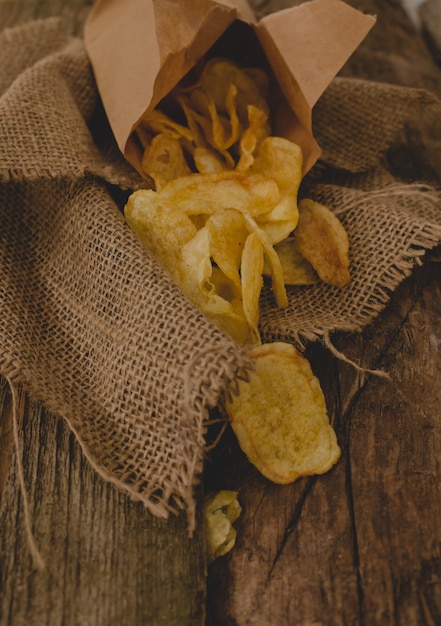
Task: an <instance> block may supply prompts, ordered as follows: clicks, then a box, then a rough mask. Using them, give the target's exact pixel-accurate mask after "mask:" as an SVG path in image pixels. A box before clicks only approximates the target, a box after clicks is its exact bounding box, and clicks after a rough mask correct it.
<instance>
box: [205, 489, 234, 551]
mask: <svg viewBox="0 0 441 626" xmlns="http://www.w3.org/2000/svg"><path fill="white" fill-rule="evenodd" d="M237 496H238V492H237V491H228V490H224V491H218V492H216V493H209V494H208V495H206V496H205V498H204V526H205V543H206V547H207V561H208V563H212V562H213V561H214V560H215V559H217V558H218V557H220V556H223V555H224V554H227V552H229V551H230V550H231V549H232V548H233V547H234V544H235V543H236V530H235V529H234V527H233V524H234V522H235V521H236V520H237V519H238V518H239V516H240V514H241V511H242V507H241V506H240V504H239V501H238V499H237Z"/></svg>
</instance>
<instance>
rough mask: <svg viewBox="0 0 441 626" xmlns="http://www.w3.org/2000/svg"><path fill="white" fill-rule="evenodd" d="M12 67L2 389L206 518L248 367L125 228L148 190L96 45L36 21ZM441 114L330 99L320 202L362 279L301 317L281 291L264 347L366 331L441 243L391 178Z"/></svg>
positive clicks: (115, 471) (416, 94)
mask: <svg viewBox="0 0 441 626" xmlns="http://www.w3.org/2000/svg"><path fill="white" fill-rule="evenodd" d="M0 65H1V72H0V81H1V93H2V96H1V98H0V124H1V129H2V133H1V135H0V154H1V162H0V220H1V222H0V224H1V226H0V292H1V300H0V342H1V343H0V346H1V352H0V372H1V373H2V374H3V375H4V376H6V377H7V378H8V379H9V381H10V382H11V383H12V384H14V385H18V386H20V387H22V388H23V389H24V390H25V391H26V392H27V393H28V394H29V395H30V396H31V397H32V398H35V399H37V400H39V401H41V402H42V403H43V404H44V406H45V407H46V408H47V409H48V410H50V411H51V412H53V413H54V414H55V415H57V416H59V417H61V418H64V419H65V420H67V422H68V424H69V425H70V427H71V428H72V430H73V431H74V433H75V434H76V436H77V438H78V440H79V442H80V443H81V445H82V447H83V450H84V452H85V454H86V456H87V458H88V459H89V461H90V462H91V464H92V466H93V467H94V468H95V469H96V471H98V472H99V473H100V474H101V475H102V476H103V477H104V478H105V479H106V480H108V481H111V482H113V483H114V484H115V485H116V486H117V487H119V488H120V489H122V490H123V491H126V492H128V493H129V494H130V495H131V496H132V497H133V498H134V499H138V500H141V501H142V502H143V503H144V504H145V505H146V507H147V508H148V509H149V510H150V511H151V512H152V513H153V514H156V515H159V516H166V515H167V514H168V513H169V512H170V511H178V510H181V509H182V508H186V509H187V511H188V510H189V509H191V508H192V507H193V489H194V486H195V484H196V482H197V481H198V479H199V476H200V472H201V470H202V465H203V458H204V433H205V430H204V428H205V422H206V419H207V416H208V415H209V411H210V408H211V407H214V406H215V405H216V404H217V403H218V401H219V398H220V396H221V395H222V393H223V392H224V391H225V389H226V388H227V386H228V385H229V384H230V382H231V381H232V380H234V379H235V377H236V376H237V375H238V374H240V373H241V372H243V371H244V370H245V369H246V368H247V366H248V359H247V356H246V354H245V353H244V351H243V350H242V349H241V348H239V347H238V346H236V345H235V344H234V342H233V341H232V340H231V339H230V338H229V337H227V336H225V334H224V333H222V332H221V331H220V330H218V329H217V328H216V327H215V326H214V325H213V324H212V323H211V322H210V321H209V320H207V319H206V318H205V317H204V316H203V315H202V314H201V313H200V312H199V311H198V310H196V309H195V308H194V307H193V306H192V305H191V304H190V303H189V302H188V301H187V300H186V299H185V298H184V297H183V295H182V293H181V292H180V290H179V288H178V287H177V286H176V285H175V284H174V283H173V282H172V281H171V279H170V278H169V276H168V275H167V274H166V273H165V271H164V270H163V269H162V268H161V267H159V266H158V264H157V263H156V261H155V260H154V259H152V258H151V256H149V254H148V252H147V251H146V250H143V249H142V247H141V246H140V244H139V242H138V241H137V239H136V237H135V236H134V235H133V234H132V232H131V231H130V230H129V228H128V227H127V225H126V224H125V222H124V219H123V215H122V212H121V206H120V202H119V201H120V200H121V199H122V198H123V197H124V194H127V193H129V191H130V190H131V189H136V188H138V187H140V186H142V184H143V183H142V181H141V180H140V178H139V176H138V175H137V174H136V173H135V172H134V171H133V170H132V169H131V168H130V166H128V164H127V163H126V162H125V161H124V160H123V159H122V157H121V155H120V154H119V153H118V151H117V150H116V148H115V145H114V142H113V138H112V136H111V133H110V130H109V128H108V127H107V125H106V120H105V116H104V114H103V111H102V108H101V105H100V101H99V98H98V94H97V91H96V86H95V83H94V79H93V75H92V72H91V68H90V65H89V63H88V60H87V57H86V54H85V50H84V46H83V43H82V41H81V40H80V39H76V38H71V37H69V36H68V35H67V34H65V33H64V32H63V30H62V29H61V27H60V24H59V23H58V21H56V20H44V21H39V22H33V23H31V24H28V25H25V26H22V27H18V28H16V29H12V30H7V31H5V32H4V33H3V34H2V35H1V37H0ZM385 98H387V99H388V100H387V101H388V102H389V103H390V104H391V106H390V107H388V109H387V110H386V109H385V108H384V101H385V100H384V99H385ZM354 103H355V104H356V105H355V106H354ZM392 105H393V106H392ZM437 107H439V104H438V102H437V101H436V98H435V97H434V96H432V95H431V94H430V93H428V92H424V91H421V90H410V89H404V88H397V87H392V86H389V85H384V84H375V83H371V82H367V81H359V80H353V79H348V78H344V79H343V78H341V79H336V80H335V81H334V83H333V84H332V85H331V87H330V88H329V89H328V90H327V92H326V93H325V95H324V96H323V97H322V99H321V100H320V102H319V104H318V105H317V108H316V113H315V117H316V120H315V122H316V126H317V137H318V139H319V142H320V143H321V145H322V147H323V150H324V152H323V160H322V162H321V163H320V164H318V165H317V166H316V167H315V168H314V170H313V171H312V172H311V174H310V175H308V177H307V178H306V180H305V182H304V185H303V186H302V193H303V194H305V195H308V196H309V197H314V198H316V199H318V200H321V201H324V202H326V203H327V204H328V205H329V206H330V207H331V208H332V209H333V210H335V212H336V213H337V214H338V215H339V217H340V218H341V220H342V221H343V223H344V224H345V226H346V228H347V230H348V233H349V238H350V243H351V271H352V277H353V278H352V281H351V283H350V285H349V286H348V287H346V288H345V289H343V290H338V289H334V288H332V287H328V286H325V285H321V284H320V285H316V286H312V287H298V288H289V306H288V308H287V309H285V310H284V311H279V310H277V309H276V308H275V307H274V302H273V298H272V294H271V291H270V290H269V289H268V290H266V291H265V293H264V294H263V297H262V334H263V337H264V339H267V340H271V339H275V338H278V339H283V340H288V341H294V342H299V343H302V342H304V341H306V340H309V339H317V338H328V337H329V335H330V334H331V333H332V332H333V331H335V330H344V331H358V330H360V329H361V328H362V327H363V326H364V325H366V324H367V323H369V322H370V321H371V320H372V319H373V318H374V317H375V316H376V315H377V314H378V313H379V312H380V311H381V310H382V309H383V308H384V306H385V304H386V303H387V301H388V298H389V297H390V294H391V292H392V291H393V289H394V288H395V287H396V286H397V285H398V284H399V282H400V281H401V280H403V278H405V277H406V276H408V275H409V274H410V273H411V271H412V268H413V267H414V266H415V264H417V263H419V262H420V260H421V258H422V256H423V254H424V253H425V251H426V250H427V249H430V248H432V247H434V246H435V245H437V244H438V243H439V242H440V241H441V211H440V198H439V195H438V193H437V191H436V190H434V189H429V188H428V187H426V186H424V185H422V184H418V185H411V184H408V183H403V182H402V181H399V180H397V179H395V178H394V177H393V176H392V175H391V173H390V172H388V171H387V170H386V169H385V168H384V165H383V155H384V153H385V152H386V150H387V149H388V147H389V145H390V144H391V143H392V141H393V139H394V137H395V136H396V134H397V133H398V132H399V130H400V128H401V127H402V126H403V125H404V123H405V122H406V121H407V120H409V119H410V118H411V116H412V115H413V114H415V113H416V114H418V113H419V112H421V110H426V109H436V108H437Z"/></svg>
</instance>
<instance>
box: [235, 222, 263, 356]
mask: <svg viewBox="0 0 441 626" xmlns="http://www.w3.org/2000/svg"><path fill="white" fill-rule="evenodd" d="M262 272H263V246H262V242H261V241H260V238H259V236H258V235H257V233H255V232H254V233H251V234H250V235H248V237H247V238H246V241H245V245H244V249H243V254H242V262H241V265H240V276H241V279H242V302H243V310H244V313H245V319H246V320H247V322H248V326H249V327H250V331H251V336H252V337H253V343H256V344H259V343H260V334H259V330H258V326H259V298H260V292H261V291H262V287H263V278H262Z"/></svg>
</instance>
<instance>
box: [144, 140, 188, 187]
mask: <svg viewBox="0 0 441 626" xmlns="http://www.w3.org/2000/svg"><path fill="white" fill-rule="evenodd" d="M142 169H143V171H144V172H145V173H146V174H147V175H148V176H150V177H151V178H152V179H153V181H154V183H155V187H156V190H157V191H159V190H160V189H162V188H163V187H164V185H166V183H168V182H169V181H170V180H174V179H175V178H180V177H181V176H188V175H190V174H191V170H190V167H189V165H188V163H187V161H186V160H185V157H184V152H183V150H182V145H181V143H180V141H179V139H175V138H174V137H170V136H169V135H165V134H164V133H159V134H158V135H156V136H155V137H154V138H153V139H152V142H151V144H150V147H149V148H147V149H146V150H145V152H144V156H143V159H142Z"/></svg>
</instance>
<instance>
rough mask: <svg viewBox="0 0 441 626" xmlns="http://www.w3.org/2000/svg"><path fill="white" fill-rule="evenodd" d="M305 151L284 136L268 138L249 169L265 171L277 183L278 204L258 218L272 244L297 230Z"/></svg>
mask: <svg viewBox="0 0 441 626" xmlns="http://www.w3.org/2000/svg"><path fill="white" fill-rule="evenodd" d="M302 160H303V156H302V150H301V148H300V147H299V146H298V145H297V144H295V143H293V142H292V141H289V140H288V139H284V138H283V137H272V136H270V137H266V138H265V139H264V140H263V141H262V143H261V144H260V147H259V150H258V152H257V155H256V156H255V159H254V163H253V164H252V165H251V167H250V169H249V170H248V171H249V172H250V173H252V172H261V173H263V172H265V175H266V176H269V177H270V178H272V179H273V180H274V181H275V182H276V183H277V185H278V187H279V189H280V193H281V198H280V201H279V203H278V204H277V205H276V206H274V207H273V208H272V209H271V211H270V212H269V213H268V214H266V215H265V216H264V217H263V218H262V219H260V220H259V225H260V226H261V227H262V228H263V229H264V230H265V232H266V233H267V234H268V236H269V239H270V241H271V243H279V242H280V241H282V240H283V239H285V238H286V237H288V235H289V234H290V233H291V232H292V231H293V230H294V228H295V227H296V226H297V222H298V219H299V212H298V207H297V194H298V189H299V185H300V182H301V180H302Z"/></svg>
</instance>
